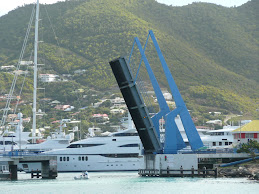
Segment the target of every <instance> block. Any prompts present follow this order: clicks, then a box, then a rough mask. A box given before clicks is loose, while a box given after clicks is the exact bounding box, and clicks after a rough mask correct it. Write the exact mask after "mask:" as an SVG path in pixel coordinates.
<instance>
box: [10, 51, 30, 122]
mask: <svg viewBox="0 0 259 194" xmlns="http://www.w3.org/2000/svg"><path fill="white" fill-rule="evenodd" d="M32 53H33V51H31V55H30V58H29V61H30V60H31V58H32ZM28 69H29V65H27V69H26V71H27V72H28ZM27 74H28V73H25V75H24V78H23V82H22V86H21V89H20V92H19V96H21V94H22V90H23V87H24V83H25V80H26V77H27ZM19 102H20V99H18V100H17V103H16V106H15V109H14V112H13V114H15V113H16V110H17V107H18V104H19ZM13 120H14V118H13ZM13 120H12V121H13Z"/></svg>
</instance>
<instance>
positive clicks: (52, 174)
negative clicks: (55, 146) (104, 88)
mask: <svg viewBox="0 0 259 194" xmlns="http://www.w3.org/2000/svg"><path fill="white" fill-rule="evenodd" d="M0 162H7V163H8V167H9V171H10V178H9V179H10V180H17V179H18V176H17V171H18V169H17V165H18V164H19V163H21V162H26V163H34V162H37V163H38V162H40V163H41V169H37V171H38V172H39V173H40V174H39V173H38V175H36V177H37V178H39V177H41V178H42V179H55V178H56V177H57V176H58V174H57V157H56V156H43V155H36V154H35V155H30V154H29V153H23V152H17V151H15V152H9V153H8V154H4V155H1V156H0ZM33 177H34V176H33ZM33 177H32V178H33Z"/></svg>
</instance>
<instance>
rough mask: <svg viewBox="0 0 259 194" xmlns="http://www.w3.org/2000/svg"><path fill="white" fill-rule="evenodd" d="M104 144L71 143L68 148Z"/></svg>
mask: <svg viewBox="0 0 259 194" xmlns="http://www.w3.org/2000/svg"><path fill="white" fill-rule="evenodd" d="M100 145H104V144H71V145H69V146H68V147H67V148H80V147H81V148H82V147H93V146H100Z"/></svg>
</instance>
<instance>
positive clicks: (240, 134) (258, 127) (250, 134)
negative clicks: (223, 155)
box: [232, 120, 259, 143]
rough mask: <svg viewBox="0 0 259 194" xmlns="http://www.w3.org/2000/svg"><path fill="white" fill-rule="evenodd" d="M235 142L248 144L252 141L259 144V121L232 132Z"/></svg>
mask: <svg viewBox="0 0 259 194" xmlns="http://www.w3.org/2000/svg"><path fill="white" fill-rule="evenodd" d="M232 133H233V136H234V142H238V143H247V142H248V141H250V140H256V141H257V142H259V120H254V121H251V122H250V123H247V124H245V125H243V126H241V127H239V128H238V129H236V130H234V131H232Z"/></svg>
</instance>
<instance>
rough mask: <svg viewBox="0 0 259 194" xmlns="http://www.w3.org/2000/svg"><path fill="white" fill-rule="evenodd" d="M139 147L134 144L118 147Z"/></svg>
mask: <svg viewBox="0 0 259 194" xmlns="http://www.w3.org/2000/svg"><path fill="white" fill-rule="evenodd" d="M138 146H139V145H138V144H137V143H135V144H125V145H121V146H119V147H138Z"/></svg>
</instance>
